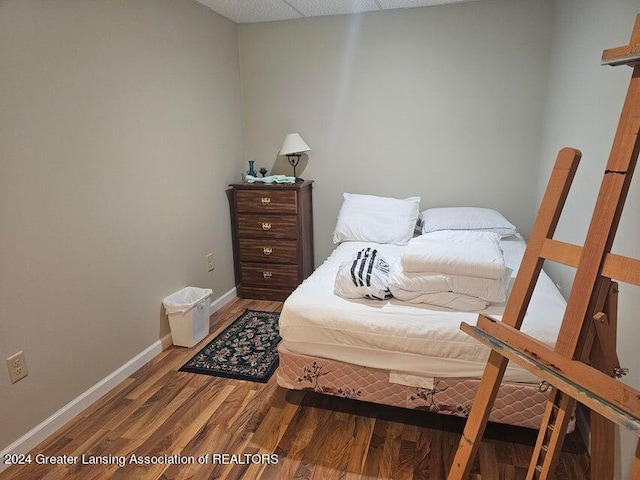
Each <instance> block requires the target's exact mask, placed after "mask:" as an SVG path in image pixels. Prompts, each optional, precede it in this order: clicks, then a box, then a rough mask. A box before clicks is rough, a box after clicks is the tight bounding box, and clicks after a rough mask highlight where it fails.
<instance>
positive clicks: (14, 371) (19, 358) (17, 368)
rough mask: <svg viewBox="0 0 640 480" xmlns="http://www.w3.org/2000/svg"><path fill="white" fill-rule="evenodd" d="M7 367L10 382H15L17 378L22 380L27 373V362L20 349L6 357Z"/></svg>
mask: <svg viewBox="0 0 640 480" xmlns="http://www.w3.org/2000/svg"><path fill="white" fill-rule="evenodd" d="M7 368H8V369H9V378H10V379H11V383H16V382H17V381H18V380H22V379H23V378H24V377H26V376H27V375H29V371H28V370H27V362H25V360H24V353H23V352H22V351H20V352H18V353H16V354H15V355H11V356H10V357H9V358H7Z"/></svg>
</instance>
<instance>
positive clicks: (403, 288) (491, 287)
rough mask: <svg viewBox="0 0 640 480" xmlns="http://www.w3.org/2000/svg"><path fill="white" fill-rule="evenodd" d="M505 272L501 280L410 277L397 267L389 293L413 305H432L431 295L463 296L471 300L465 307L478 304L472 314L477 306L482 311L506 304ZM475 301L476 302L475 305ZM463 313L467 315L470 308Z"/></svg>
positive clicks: (431, 275)
mask: <svg viewBox="0 0 640 480" xmlns="http://www.w3.org/2000/svg"><path fill="white" fill-rule="evenodd" d="M506 270H507V273H506V274H505V275H504V276H503V277H502V278H500V279H491V278H480V277H468V276H465V275H448V274H444V273H411V272H405V271H404V270H402V268H401V267H400V264H395V265H394V266H393V267H392V269H391V275H390V276H389V289H390V290H391V293H392V294H393V296H394V297H396V298H398V299H400V300H404V301H408V302H412V303H431V302H426V301H425V300H428V299H429V294H434V293H444V292H449V293H453V294H461V295H462V296H463V298H464V297H472V298H471V299H465V300H466V302H465V303H469V302H473V303H475V305H476V308H473V310H477V309H478V306H479V308H480V309H483V308H486V307H487V305H488V304H489V303H501V302H504V301H506V299H507V288H508V287H509V280H510V278H511V269H509V268H507V269H506ZM425 295H426V296H425ZM473 298H475V299H476V300H477V301H476V302H474V300H473ZM480 301H481V302H480ZM436 305H441V306H444V305H442V304H436ZM449 308H450V307H449ZM460 310H465V311H468V310H469V308H461V309H460Z"/></svg>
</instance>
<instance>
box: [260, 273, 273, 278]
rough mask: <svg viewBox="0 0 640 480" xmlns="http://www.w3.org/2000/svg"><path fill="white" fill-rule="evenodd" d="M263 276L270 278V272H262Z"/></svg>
mask: <svg viewBox="0 0 640 480" xmlns="http://www.w3.org/2000/svg"><path fill="white" fill-rule="evenodd" d="M262 277H263V278H271V272H262Z"/></svg>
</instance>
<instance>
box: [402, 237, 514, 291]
mask: <svg viewBox="0 0 640 480" xmlns="http://www.w3.org/2000/svg"><path fill="white" fill-rule="evenodd" d="M402 270H404V272H405V273H424V272H437V273H442V274H448V275H463V276H467V277H480V278H489V279H494V280H500V279H502V278H503V277H504V276H505V275H506V274H507V268H506V266H505V263H504V256H503V254H502V249H501V248H500V236H499V235H497V234H495V233H491V232H478V231H450V230H446V231H440V232H432V233H428V234H425V235H421V236H419V237H415V238H413V239H411V241H410V242H409V243H408V244H407V246H406V247H405V250H404V252H403V253H402Z"/></svg>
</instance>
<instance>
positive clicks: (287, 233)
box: [231, 180, 314, 301]
mask: <svg viewBox="0 0 640 480" xmlns="http://www.w3.org/2000/svg"><path fill="white" fill-rule="evenodd" d="M312 184H313V181H309V180H306V181H303V182H296V183H294V184H256V183H234V184H232V185H231V187H232V199H231V203H232V204H231V208H232V214H231V216H232V227H233V255H234V263H235V275H236V288H237V289H238V296H239V297H241V298H253V299H258V300H278V301H284V300H285V299H286V298H287V297H288V296H289V294H290V293H291V292H293V290H294V289H295V288H296V287H297V286H298V285H300V283H301V282H302V280H304V279H305V278H307V277H308V276H309V275H310V274H311V272H313V269H314V261H313V205H312V197H311V188H312Z"/></svg>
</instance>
